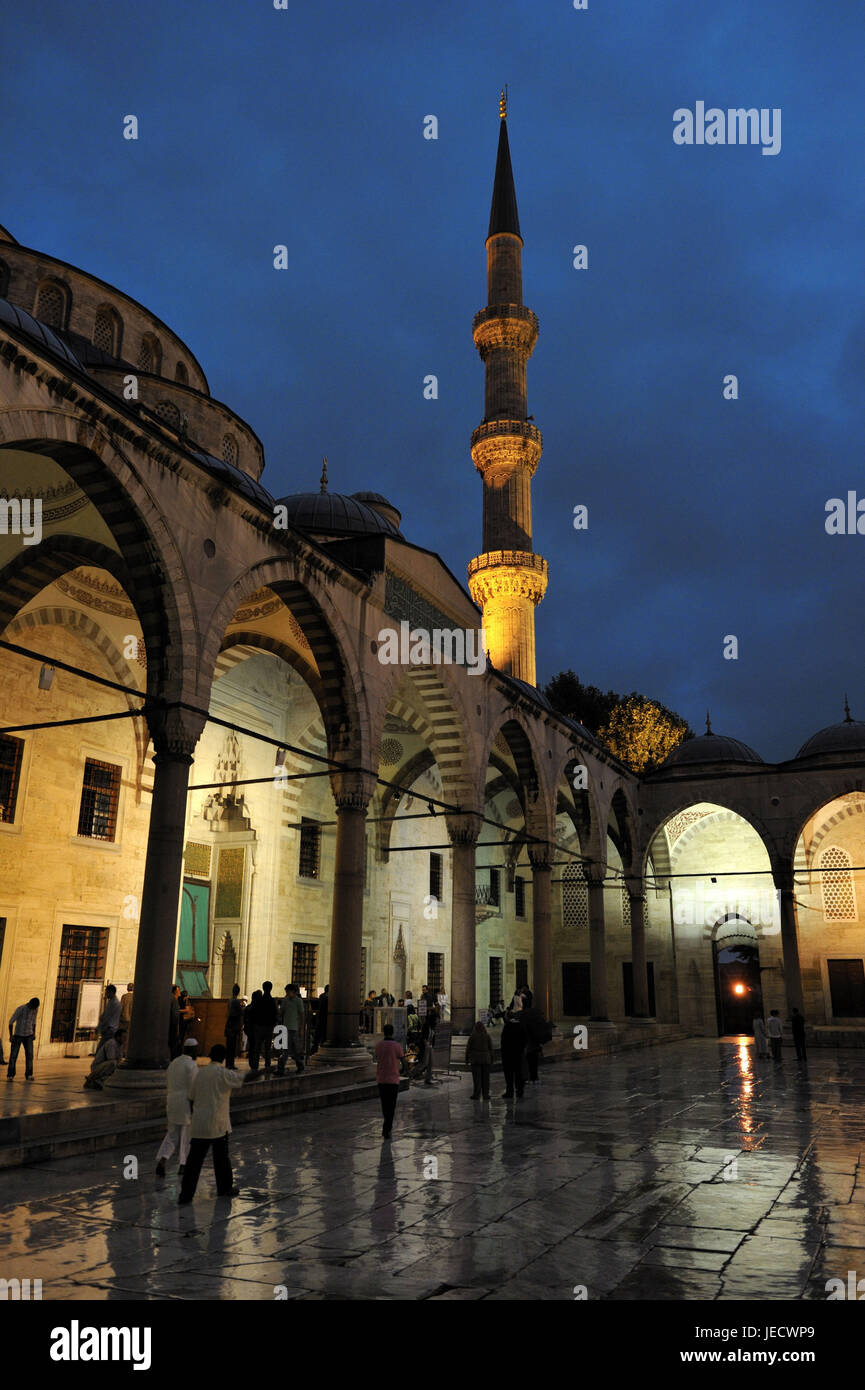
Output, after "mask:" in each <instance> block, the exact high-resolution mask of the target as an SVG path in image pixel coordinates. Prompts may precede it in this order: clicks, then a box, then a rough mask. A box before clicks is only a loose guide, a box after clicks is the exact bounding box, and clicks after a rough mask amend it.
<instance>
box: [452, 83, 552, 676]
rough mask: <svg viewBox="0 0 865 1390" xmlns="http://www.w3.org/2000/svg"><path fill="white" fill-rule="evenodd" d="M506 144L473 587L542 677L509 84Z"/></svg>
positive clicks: (496, 194)
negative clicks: (481, 506)
mask: <svg viewBox="0 0 865 1390" xmlns="http://www.w3.org/2000/svg"><path fill="white" fill-rule="evenodd" d="M499 117H500V124H499V147H498V154H497V156H496V173H495V180H494V183H493V199H492V206H491V208H490V226H489V232H488V235H487V243H486V246H487V306H486V308H485V309H481V311H480V312H479V313H477V314H475V319H474V324H473V334H474V340H475V347H476V348H477V350H478V352H479V353H480V356H481V360H482V361H483V363H484V366H485V368H486V409H485V412H484V419H483V421H482V423H481V424H480V425H479V426H478V428H477V429H476V430H475V432H474V434H473V435H472V459H473V461H474V465H475V468H476V469H477V470H478V472H479V473H480V475H481V477H482V478H483V483H484V521H483V547H484V553H483V554H481V555H477V556H476V557H475V558H474V560H472V562H471V564H470V565H469V567H468V577H469V589H470V590H471V595H472V598H473V599H474V601H475V603H477V604H478V606H479V607H480V608H481V609H482V610H483V615H484V617H483V623H484V631H485V633H486V640H487V651H488V653H489V657H490V660H491V661H492V664H493V665H494V666H495V667H497V668H498V669H499V670H500V671H504V672H505V673H506V674H507V675H511V676H516V677H517V679H518V680H523V681H527V682H528V684H529V685H534V684H535V679H536V671H535V607H536V605H537V604H538V603H540V601H541V599H542V598H543V596H544V592H545V590H546V587H547V562H546V560H544V559H543V558H542V557H541V556H540V555H536V554H535V553H534V551H533V550H532V503H531V480H532V477H533V475H534V472H535V470H536V468H537V466H538V462H539V460H540V457H541V448H542V441H541V432H540V430H539V429H537V428H536V427H535V426H534V425H533V424H532V423H531V421H530V420H529V418H528V413H527V412H528V407H527V400H526V363H527V362H528V360H529V357H530V356H531V354H532V349H533V348H534V346H535V343H536V342H537V337H538V320H537V317H536V316H535V314H534V313H533V312H532V310H531V309H527V308H526V306H525V305H524V304H523V275H522V251H523V239H522V236H521V234H520V222H519V216H518V214H517V195H516V191H515V189H514V175H513V169H512V168H511V154H510V148H509V145H508V126H507V92H506V90H505V91H503V92H502V95H501V100H500V103H499Z"/></svg>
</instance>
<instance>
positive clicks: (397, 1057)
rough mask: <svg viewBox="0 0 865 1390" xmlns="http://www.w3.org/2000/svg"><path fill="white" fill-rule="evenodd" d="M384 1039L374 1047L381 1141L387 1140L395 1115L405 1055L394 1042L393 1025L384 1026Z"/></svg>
mask: <svg viewBox="0 0 865 1390" xmlns="http://www.w3.org/2000/svg"><path fill="white" fill-rule="evenodd" d="M383 1031H384V1037H383V1038H382V1041H381V1042H379V1043H376V1045H375V1079H376V1081H377V1082H378V1094H379V1099H380V1100H381V1114H382V1120H383V1124H382V1129H381V1137H382V1139H389V1138H390V1132H391V1130H392V1129H393V1117H394V1114H395V1113H396V1098H397V1096H398V1095H399V1072H400V1067H401V1065H402V1061H403V1058H404V1056H405V1053H404V1052H403V1050H402V1045H401V1044H400V1043H398V1042H395V1041H394V1036H393V1024H392V1023H386V1024H385V1025H384V1030H383Z"/></svg>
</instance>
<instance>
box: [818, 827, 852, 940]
mask: <svg viewBox="0 0 865 1390" xmlns="http://www.w3.org/2000/svg"><path fill="white" fill-rule="evenodd" d="M852 867H853V866H852V863H851V860H850V856H849V854H848V853H847V851H846V850H844V849H840V848H839V846H838V845H830V846H829V848H828V849H824V851H823V853H822V854H821V855H820V868H821V869H823V870H828V872H825V873H821V875H820V881H821V884H822V886H823V920H824V921H825V922H855V921H856V920H857V914H856V892H855V889H854V887H853V874H852V872H851V870H852Z"/></svg>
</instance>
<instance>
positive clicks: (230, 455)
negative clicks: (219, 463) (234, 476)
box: [222, 434, 237, 468]
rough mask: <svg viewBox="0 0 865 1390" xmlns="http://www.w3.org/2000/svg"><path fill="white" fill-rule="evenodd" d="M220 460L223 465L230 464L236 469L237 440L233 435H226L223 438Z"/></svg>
mask: <svg viewBox="0 0 865 1390" xmlns="http://www.w3.org/2000/svg"><path fill="white" fill-rule="evenodd" d="M222 459H223V462H224V463H230V464H231V465H232V467H233V468H236V467H237V440H236V439H235V437H234V435H233V434H226V435H225V436H224V437H223V440H222Z"/></svg>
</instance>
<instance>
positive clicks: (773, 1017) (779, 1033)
mask: <svg viewBox="0 0 865 1390" xmlns="http://www.w3.org/2000/svg"><path fill="white" fill-rule="evenodd" d="M766 1032H767V1033H768V1034H769V1046H770V1047H771V1049H772V1057H773V1059H774V1060H775V1061H776V1062H780V1061H781V1039H782V1037H783V1036H784V1029H783V1026H782V1024H781V1016H780V1014H779V1013H778V1010H777V1009H773V1010H772V1012H771V1013H770V1015H769V1022H768V1023H767V1025H766Z"/></svg>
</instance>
